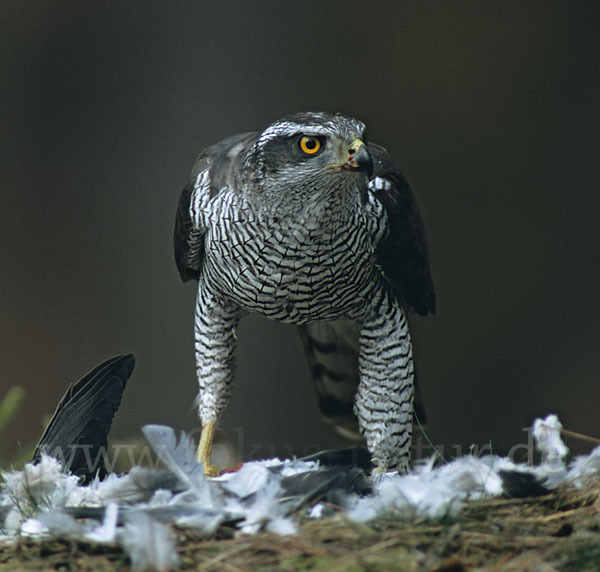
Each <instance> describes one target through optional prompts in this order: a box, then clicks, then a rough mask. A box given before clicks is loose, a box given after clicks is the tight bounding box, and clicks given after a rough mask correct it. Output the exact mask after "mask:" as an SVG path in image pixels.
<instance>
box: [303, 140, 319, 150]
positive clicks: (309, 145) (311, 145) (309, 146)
mask: <svg viewBox="0 0 600 572" xmlns="http://www.w3.org/2000/svg"><path fill="white" fill-rule="evenodd" d="M305 145H306V148H307V149H314V148H315V147H316V146H317V141H316V140H315V139H307V140H306V143H305Z"/></svg>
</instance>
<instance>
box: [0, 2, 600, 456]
mask: <svg viewBox="0 0 600 572" xmlns="http://www.w3.org/2000/svg"><path fill="white" fill-rule="evenodd" d="M599 24H600V4H598V3H594V2H570V3H563V2H548V1H539V2H482V1H472V2H446V1H445V0H440V1H431V2H429V1H428V2H421V1H414V2H397V1H394V2H376V3H375V2H373V3H369V2H364V1H353V0H345V1H343V2H337V1H332V2H314V1H308V2H302V3H298V2H289V1H278V2H262V3H259V2H248V1H239V2H218V3H217V2H201V1H195V2H192V1H187V2H182V1H172V2H157V1H149V0H144V1H130V2H121V1H109V0H102V1H91V0H90V1H86V2H81V1H80V0H70V1H61V0H52V1H45V2H28V1H23V0H20V1H12V0H3V2H2V4H1V5H0V38H1V40H0V44H1V50H0V73H1V78H2V81H1V90H0V145H1V156H0V169H1V179H0V184H1V185H2V190H1V198H0V256H1V258H0V260H1V261H2V271H1V273H0V284H1V286H0V292H1V297H0V317H1V326H2V327H1V330H0V364H1V374H0V397H1V396H2V395H3V394H4V393H5V391H6V390H8V388H9V387H11V386H13V385H22V386H23V387H24V388H25V390H26V392H27V396H26V400H25V402H24V405H23V407H22V409H21V411H20V414H19V416H18V419H17V420H16V421H15V422H13V423H12V425H11V426H10V428H9V430H8V431H7V432H5V434H4V435H3V437H2V438H3V441H4V442H3V443H2V446H3V448H4V449H5V451H6V452H7V453H8V454H9V456H10V455H14V454H16V453H17V451H18V446H19V445H18V443H23V444H26V443H30V442H31V441H32V440H34V439H36V437H37V436H38V435H39V433H40V430H41V419H42V417H43V415H44V414H45V413H50V412H51V411H53V409H54V407H55V405H56V403H57V401H58V399H59V397H60V396H61V395H62V393H63V391H64V389H65V387H66V385H67V384H68V383H69V382H71V381H74V380H76V379H78V378H79V377H81V376H82V375H83V374H84V373H85V372H86V371H87V370H89V369H90V368H92V367H93V366H95V365H96V364H97V363H99V362H100V361H102V360H103V359H105V358H107V357H109V356H111V355H114V354H118V353H124V352H133V353H135V355H136V356H137V368H136V371H135V373H134V376H133V378H132V380H131V382H130V385H129V387H128V389H127V391H126V393H125V397H124V400H123V405H122V408H121V410H120V411H119V413H118V415H117V417H116V419H115V424H114V429H113V432H114V434H115V435H117V436H120V437H128V436H136V435H139V434H140V431H139V429H140V427H141V426H142V425H143V424H144V423H148V422H152V423H164V424H169V425H172V426H174V427H177V428H185V429H188V430H193V429H194V428H197V426H198V421H197V418H196V413H195V410H194V408H193V407H192V402H193V399H194V397H195V395H196V387H197V386H196V380H195V373H194V357H193V334H192V331H193V326H192V323H193V310H194V298H195V287H194V285H193V284H185V285H183V284H182V283H181V282H180V280H179V276H178V274H177V271H176V268H175V264H174V261H173V256H172V247H171V242H172V241H171V235H172V227H173V219H174V212H175V208H176V204H177V200H178V197H179V193H180V190H181V188H182V187H183V185H184V183H185V181H186V178H187V175H188V172H189V170H190V169H191V166H192V163H193V160H194V157H195V155H196V154H197V153H198V152H199V151H200V150H201V149H202V148H204V147H205V146H207V145H209V144H211V143H214V142H216V141H217V140H219V139H221V138H223V137H225V136H228V135H231V134H233V133H236V132H242V131H249V130H258V129H262V128H263V127H265V126H266V125H267V124H268V123H270V122H271V121H272V120H274V119H277V118H278V117H280V116H282V115H284V114H287V113H290V112H294V111H300V110H331V111H341V112H344V113H347V114H350V115H353V116H356V117H358V118H360V119H361V120H363V121H365V122H366V123H367V126H368V132H367V135H368V137H369V139H371V140H373V141H376V142H378V143H380V144H383V145H384V146H386V147H387V148H388V150H389V151H390V152H391V153H392V154H393V155H394V156H395V157H396V159H397V161H398V162H399V164H400V165H401V166H402V168H403V170H404V172H405V175H406V176H407V178H408V179H409V181H410V182H411V184H412V186H413V188H414V190H415V192H416V194H417V197H418V200H419V203H420V205H421V210H422V212H423V217H424V219H425V222H426V227H427V231H428V236H429V242H430V251H431V259H432V266H433V273H434V278H435V282H436V288H437V293H438V308H439V310H438V315H437V316H435V317H434V318H427V319H421V318H418V317H415V318H414V319H413V320H412V325H413V334H414V342H415V348H416V360H417V369H418V372H419V377H420V381H421V384H422V391H423V395H424V399H425V402H426V407H427V411H428V417H429V434H430V437H431V439H432V440H433V441H434V442H435V443H439V444H443V445H445V446H446V447H452V445H460V446H462V447H463V450H465V449H468V447H469V445H470V444H471V443H477V444H480V445H481V444H485V443H489V442H491V443H492V446H493V447H494V450H495V451H506V450H507V449H508V448H509V447H510V446H511V445H513V444H515V443H517V442H522V441H523V439H524V438H525V434H524V433H523V431H522V428H523V427H526V426H528V425H529V424H530V423H531V422H532V420H533V418H534V417H535V416H539V415H545V414H546V413H548V412H556V413H558V414H559V416H560V418H561V420H562V422H563V424H564V425H565V426H567V427H569V428H570V429H574V430H577V431H582V432H586V433H590V434H593V435H596V436H599V437H600V422H599V420H598V413H597V409H596V408H597V403H598V399H599V397H600V391H599V389H598V387H599V386H598V371H599V370H600V352H599V351H598V350H599V349H600V348H599V347H598V339H597V333H596V332H597V329H598V327H597V321H598V318H599V317H600V312H599V311H600V304H599V302H598V300H599V297H598V293H597V291H598V289H599V288H600V273H599V264H598V263H599V260H598V249H599V247H600V233H599V232H598V222H597V219H598V216H599V215H600V201H599V199H598V196H599V191H600V174H599V168H598V163H599V159H600V154H599V151H600V146H599V136H600V112H599V107H600V105H599V102H600V57H599V38H600V25H599ZM222 428H223V430H224V432H225V434H226V435H228V436H229V438H230V439H231V440H232V442H233V443H234V444H236V445H237V446H238V448H239V449H240V453H241V454H242V455H243V456H245V457H249V456H261V455H271V454H274V453H278V454H286V455H287V454H290V453H296V454H302V453H304V452H307V451H310V450H314V448H317V447H329V446H333V445H338V444H340V443H341V440H339V439H338V438H337V437H335V436H334V435H333V433H332V432H331V430H330V429H329V428H328V427H327V426H326V425H324V424H323V422H322V421H321V420H320V418H319V414H318V411H317V403H316V399H315V396H314V393H313V391H312V387H311V382H310V379H309V375H308V369H307V367H306V364H305V362H304V357H303V355H302V351H301V345H300V341H299V339H298V337H297V335H296V331H295V328H294V327H293V326H283V325H279V324H274V323H270V322H267V321H264V320H262V319H258V318H246V319H245V320H244V321H243V322H242V325H241V329H240V351H239V369H238V375H237V386H236V389H235V391H234V396H233V400H232V403H231V405H230V407H229V409H228V411H227V413H226V415H225V418H224V420H223V423H222ZM448 453H450V454H451V449H448Z"/></svg>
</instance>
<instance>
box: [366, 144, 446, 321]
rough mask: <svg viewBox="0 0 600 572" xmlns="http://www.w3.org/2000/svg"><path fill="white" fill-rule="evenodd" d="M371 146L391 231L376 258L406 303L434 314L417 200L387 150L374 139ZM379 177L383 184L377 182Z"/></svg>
mask: <svg viewBox="0 0 600 572" xmlns="http://www.w3.org/2000/svg"><path fill="white" fill-rule="evenodd" d="M368 148H369V151H370V153H371V156H372V158H373V176H372V178H371V181H370V186H371V188H372V189H375V190H374V193H375V196H376V197H377V199H378V200H379V201H381V203H382V204H383V207H384V208H385V210H386V212H387V216H388V232H387V235H386V236H385V237H384V239H383V240H382V241H381V243H380V244H379V246H378V248H377V262H378V264H379V265H380V266H381V268H382V270H383V273H384V275H385V277H386V279H387V280H388V281H389V283H390V284H391V285H392V287H393V289H394V291H395V292H396V294H397V295H398V297H399V298H400V299H401V300H402V302H403V304H404V305H405V306H406V307H408V308H409V309H412V310H414V311H416V312H417V313H419V314H420V315H421V316H426V315H427V314H428V313H432V314H434V313H435V306H436V300H435V292H434V287H433V281H432V278H431V270H430V264H429V251H428V248H427V239H426V237H425V227H424V225H423V219H422V218H421V214H420V213H419V207H418V205H417V201H416V199H415V196H414V194H413V192H412V190H411V188H410V186H409V184H408V183H407V181H406V179H405V178H404V175H402V172H401V171H400V169H399V168H398V167H397V166H396V165H395V163H394V162H393V160H392V158H391V157H390V156H389V154H388V152H387V151H386V150H385V149H384V148H383V147H380V146H379V145H375V144H373V143H369V144H368ZM377 178H379V179H380V180H382V182H383V183H384V184H379V185H378V184H374V183H375V182H376V179H377ZM377 187H380V188H377Z"/></svg>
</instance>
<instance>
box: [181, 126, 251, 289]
mask: <svg viewBox="0 0 600 572" xmlns="http://www.w3.org/2000/svg"><path fill="white" fill-rule="evenodd" d="M257 136H258V134H257V133H242V134H240V135H234V136H233V137H228V138H227V139H223V141H220V142H219V143H216V144H215V145H213V146H212V147H209V148H208V149H206V150H204V151H203V152H202V153H200V155H199V156H198V158H197V159H196V162H195V163H194V168H193V169H192V173H191V175H190V178H189V180H188V183H187V185H186V186H185V187H184V189H183V191H182V193H181V196H180V197H179V203H178V205H177V213H176V215H175V233H174V237H173V246H174V250H175V262H176V263H177V269H178V270H179V274H180V275H181V279H182V280H183V281H184V282H187V281H188V280H198V278H199V277H200V272H201V269H202V257H203V252H204V233H205V232H206V229H205V228H203V227H202V226H201V224H200V223H199V218H200V217H192V204H196V205H198V204H201V203H202V200H199V199H202V198H203V197H202V196H198V195H206V198H211V197H213V196H215V195H216V194H218V193H220V192H222V191H223V190H224V189H233V190H235V189H236V188H237V185H238V184H239V180H240V165H241V161H242V158H243V156H244V153H245V152H246V150H247V149H248V148H249V147H250V146H251V145H252V144H253V143H254V141H255V140H256V137H257ZM205 175H206V176H205Z"/></svg>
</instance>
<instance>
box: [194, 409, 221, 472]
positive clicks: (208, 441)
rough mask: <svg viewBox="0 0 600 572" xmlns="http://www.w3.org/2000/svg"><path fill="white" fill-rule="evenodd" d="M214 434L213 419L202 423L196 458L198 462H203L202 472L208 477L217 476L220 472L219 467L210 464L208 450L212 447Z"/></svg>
mask: <svg viewBox="0 0 600 572" xmlns="http://www.w3.org/2000/svg"><path fill="white" fill-rule="evenodd" d="M214 435H215V423H214V422H213V421H209V422H208V423H205V424H204V425H202V434H201V435H200V443H199V444H198V455H197V459H198V462H199V463H204V474H205V475H206V476H208V477H217V476H218V475H219V473H220V471H219V467H217V466H216V465H211V464H210V451H211V449H212V443H213V437H214Z"/></svg>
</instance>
